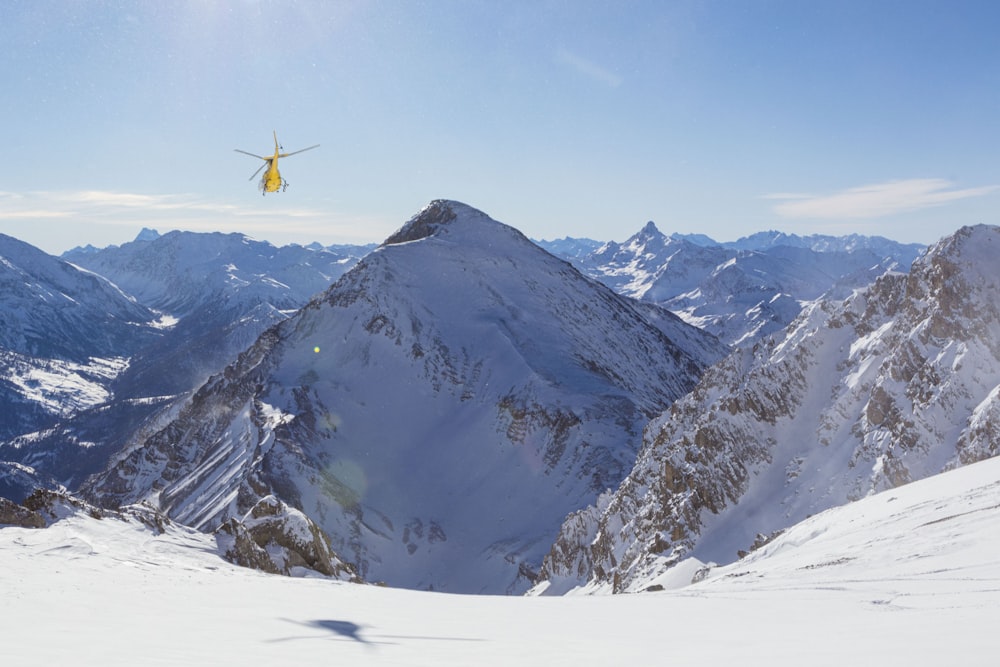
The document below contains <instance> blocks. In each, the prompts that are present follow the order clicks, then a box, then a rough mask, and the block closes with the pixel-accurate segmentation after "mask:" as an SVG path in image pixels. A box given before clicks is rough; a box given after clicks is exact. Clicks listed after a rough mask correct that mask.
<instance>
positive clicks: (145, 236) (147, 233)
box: [135, 227, 160, 241]
mask: <svg viewBox="0 0 1000 667" xmlns="http://www.w3.org/2000/svg"><path fill="white" fill-rule="evenodd" d="M158 238H160V233H159V232H158V231H156V230H155V229H150V228H149V227H143V228H142V231H140V232H139V234H138V235H137V236H136V237H135V240H136V241H155V240H156V239H158Z"/></svg>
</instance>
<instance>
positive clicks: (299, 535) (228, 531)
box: [215, 496, 361, 583]
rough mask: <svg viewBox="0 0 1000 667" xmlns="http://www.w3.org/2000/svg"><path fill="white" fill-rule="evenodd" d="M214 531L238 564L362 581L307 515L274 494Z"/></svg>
mask: <svg viewBox="0 0 1000 667" xmlns="http://www.w3.org/2000/svg"><path fill="white" fill-rule="evenodd" d="M215 534H216V537H217V539H218V542H219V547H220V549H221V550H222V551H223V554H224V555H225V557H226V558H227V559H229V560H230V561H232V562H233V563H236V564H237V565H243V566H244V567H252V568H255V569H258V570H263V571H264V572H271V573H273V574H284V575H290V574H294V573H296V572H300V571H302V570H303V569H304V570H311V571H313V572H318V573H319V574H322V575H325V576H328V577H334V578H336V579H343V580H346V581H353V582H356V583H360V581H361V580H360V579H359V578H358V576H357V574H356V573H355V572H354V568H352V567H351V566H350V565H347V564H346V563H344V562H343V561H342V560H341V559H340V558H339V557H338V556H337V555H336V554H335V553H334V552H333V550H332V549H331V548H330V543H329V539H328V538H327V537H326V536H325V535H324V534H323V531H322V530H320V529H319V527H318V526H317V525H316V524H315V523H313V522H312V520H311V519H309V517H307V516H306V515H305V514H303V513H302V512H300V511H298V510H296V509H294V508H291V507H289V506H288V505H286V504H285V503H283V502H281V501H280V500H278V499H277V498H275V497H274V496H266V497H264V498H261V499H260V501H258V502H257V504H256V505H254V506H253V508H252V509H251V510H250V511H249V512H248V513H247V514H246V516H244V517H243V519H242V520H237V519H235V518H233V519H230V520H229V521H227V522H226V523H224V524H222V525H221V526H219V528H218V529H216V531H215Z"/></svg>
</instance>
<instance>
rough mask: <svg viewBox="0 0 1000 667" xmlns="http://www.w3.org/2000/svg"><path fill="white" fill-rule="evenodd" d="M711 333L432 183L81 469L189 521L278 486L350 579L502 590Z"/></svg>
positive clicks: (517, 581)
mask: <svg viewBox="0 0 1000 667" xmlns="http://www.w3.org/2000/svg"><path fill="white" fill-rule="evenodd" d="M726 351H727V350H726V348H725V346H724V345H722V344H721V343H719V342H718V341H717V340H716V339H715V338H714V337H712V336H709V335H707V334H705V333H703V332H701V331H699V330H697V329H695V328H693V327H690V326H688V325H686V324H684V323H683V322H682V321H680V320H679V319H678V318H677V317H675V316H673V315H671V314H670V313H669V312H667V311H665V310H663V309H660V308H657V307H656V306H653V305H650V304H645V305H637V304H636V303H635V302H633V301H631V300H629V299H625V298H623V297H620V296H618V295H616V294H614V293H613V292H612V291H611V290H610V289H608V288H606V287H604V286H602V285H600V284H598V283H596V282H594V281H592V280H590V279H588V278H586V277H584V276H583V275H581V274H580V273H579V272H578V271H577V270H576V269H574V268H573V267H572V266H570V265H569V264H567V263H566V262H564V261H562V260H559V259H556V258H555V257H553V256H551V255H549V254H548V253H546V252H544V251H543V250H541V249H540V248H538V247H537V246H535V245H534V244H532V243H530V242H529V241H528V240H527V239H526V238H525V237H524V236H523V235H522V234H520V232H518V231H517V230H515V229H513V228H511V227H508V226H507V225H503V224H501V223H499V222H496V221H494V220H491V219H490V218H489V217H488V216H486V215H485V214H483V213H482V212H480V211H476V210H474V209H471V208H469V207H467V206H465V205H463V204H459V203H457V202H445V201H439V202H434V203H432V204H431V205H430V206H428V207H427V208H426V209H425V210H424V211H421V212H420V213H419V214H418V215H417V216H415V217H414V218H413V219H412V220H410V221H409V222H408V223H407V224H406V225H404V227H403V228H402V229H401V230H400V231H399V232H397V233H396V234H395V235H393V236H392V237H390V239H389V240H388V241H387V242H386V243H385V244H383V245H382V246H381V247H380V248H379V249H378V250H376V251H375V252H373V253H371V254H370V255H369V256H367V257H366V258H365V259H364V260H362V261H361V262H360V263H359V264H358V265H357V266H356V267H355V268H354V269H353V270H352V271H350V272H349V273H348V274H346V275H345V276H344V277H343V278H342V279H341V280H339V281H338V282H337V283H336V284H335V285H334V286H333V287H331V288H330V289H329V290H327V291H326V292H325V293H323V294H322V295H319V296H318V297H316V298H315V299H313V300H312V301H311V302H310V303H309V304H308V305H306V306H305V307H304V308H303V309H301V310H300V311H299V312H298V313H297V314H296V315H295V316H293V317H291V318H290V319H288V320H286V321H285V322H282V323H281V324H279V325H277V326H276V327H274V328H272V329H270V330H269V331H267V332H266V333H265V334H264V335H263V336H262V337H261V338H260V339H259V340H258V341H257V342H256V343H255V344H254V345H253V346H252V347H251V348H250V349H249V350H247V351H246V352H245V353H244V354H242V355H241V357H240V359H239V360H238V361H237V362H236V363H235V364H233V365H231V366H230V367H229V368H227V369H226V371H225V372H224V373H222V374H220V375H217V376H215V377H213V378H212V379H210V380H209V381H208V382H207V383H206V384H205V385H204V386H203V387H202V388H201V389H200V390H199V391H198V392H197V393H196V394H195V395H194V396H193V398H192V399H191V400H190V401H189V402H188V403H187V404H186V405H184V406H183V407H182V408H181V409H179V410H178V412H177V413H176V415H175V418H173V419H172V420H170V421H169V422H168V423H165V424H162V425H161V426H160V428H158V429H157V430H156V431H155V432H147V433H144V434H141V437H137V438H136V440H135V441H134V442H133V443H132V445H131V447H130V448H129V449H128V450H127V451H125V452H124V453H123V455H122V456H121V457H120V458H119V459H118V460H117V461H115V462H114V464H113V465H112V467H111V468H110V469H109V470H108V471H107V472H106V473H105V474H103V475H101V476H100V477H99V478H97V479H95V480H94V482H93V484H92V485H91V486H90V487H89V489H90V493H91V494H92V496H93V497H95V498H100V499H101V500H102V501H103V502H107V503H111V504H119V503H122V504H128V503H134V502H136V501H138V500H142V499H146V500H148V501H149V502H151V503H153V504H154V505H155V506H156V507H158V508H160V509H162V510H163V511H164V512H167V513H169V514H170V516H171V517H173V518H175V519H176V520H178V521H180V522H183V523H187V524H189V525H193V526H196V527H198V528H200V529H203V530H214V529H216V528H218V527H219V526H220V525H222V524H224V523H226V522H228V521H229V520H230V519H233V518H237V519H241V518H242V517H244V516H245V515H246V514H247V513H248V512H250V511H251V509H252V508H253V507H254V506H255V505H256V504H257V503H258V501H260V499H261V498H263V497H266V496H269V495H273V496H274V497H276V498H278V499H280V500H281V501H282V502H284V503H285V504H287V505H288V506H290V507H293V508H296V509H298V510H300V511H302V512H303V513H305V514H306V515H307V516H308V517H309V518H310V519H312V520H313V521H314V522H315V523H316V524H317V525H318V526H319V527H320V528H322V530H323V531H325V532H326V534H328V535H329V536H330V540H331V543H332V546H333V548H334V550H335V551H336V553H338V554H339V555H340V556H341V557H342V558H343V559H344V560H346V561H348V562H350V563H352V564H353V565H354V566H356V568H357V570H358V573H359V575H361V576H362V577H364V578H365V579H366V580H384V581H386V582H387V583H389V584H391V585H399V586H408V587H413V588H434V589H437V590H442V589H447V590H452V591H467V592H480V591H489V592H504V591H511V592H518V591H521V590H524V589H525V588H526V587H527V585H528V583H529V578H530V577H533V573H534V572H535V571H536V570H537V567H538V565H539V564H540V563H541V559H542V556H543V555H544V553H545V550H547V548H548V546H549V545H550V544H551V540H552V538H553V537H554V536H555V533H556V531H557V529H558V526H559V524H560V522H561V521H562V519H563V517H565V516H566V514H567V513H568V512H570V511H572V510H574V509H576V508H579V507H582V506H584V505H586V504H587V503H589V502H591V501H593V500H594V499H595V498H596V497H597V495H598V494H599V493H600V492H602V491H604V490H605V489H606V488H609V487H614V486H616V485H617V484H618V482H619V481H620V480H621V479H622V478H623V477H624V476H625V474H626V473H627V471H628V469H629V468H630V467H631V465H632V463H633V462H634V459H635V454H636V452H637V451H638V447H639V444H640V440H641V430H642V427H643V425H644V424H645V423H646V422H647V421H648V419H649V418H650V417H652V416H654V415H656V414H659V413H660V412H661V411H662V410H663V409H664V408H665V407H666V406H668V405H669V404H670V403H671V402H672V401H673V400H675V399H676V398H678V397H679V396H682V395H683V394H684V393H686V392H687V391H689V390H690V389H691V387H693V386H694V384H695V382H696V381H697V378H698V376H699V375H700V373H701V372H702V371H703V369H704V368H705V367H706V366H707V365H709V364H710V363H712V362H714V361H716V360H718V359H719V358H721V357H722V356H723V355H724V354H725V352H726Z"/></svg>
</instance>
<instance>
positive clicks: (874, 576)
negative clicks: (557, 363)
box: [0, 459, 1000, 666]
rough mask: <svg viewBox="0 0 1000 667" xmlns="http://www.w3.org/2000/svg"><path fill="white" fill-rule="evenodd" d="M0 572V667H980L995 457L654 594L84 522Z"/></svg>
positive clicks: (33, 535) (996, 541) (990, 648)
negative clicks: (471, 588) (400, 577)
mask: <svg viewBox="0 0 1000 667" xmlns="http://www.w3.org/2000/svg"><path fill="white" fill-rule="evenodd" d="M695 565H697V564H695ZM694 569H698V568H697V567H694V568H687V570H688V571H691V570H694ZM677 571H680V570H677ZM0 573H2V574H0V577H2V578H0V588H2V591H0V592H2V598H3V604H2V605H0V664H2V665H91V664H97V665H130V666H134V665H228V664H251V663H252V664H263V665H290V664H347V665H360V664H365V665H368V664H376V665H381V664H398V665H494V664H495V665H518V664H520V665H535V664H540V665H541V664H544V665H561V664H567V665H575V666H578V665H612V664H629V663H630V662H632V661H635V664H667V663H671V664H702V665H705V664H740V665H755V664H766V665H802V664H809V665H842V664H844V663H845V662H846V661H853V662H854V663H855V664H868V665H875V664H883V665H890V664H891V665H940V664H956V665H987V664H989V665H992V664H995V660H996V652H997V650H998V649H1000V638H998V636H997V634H996V627H997V622H998V621H1000V459H993V460H989V461H985V462H982V463H978V464H975V465H972V466H968V467H966V468H963V469H960V470H956V471H953V472H950V473H946V474H943V475H938V476H935V477H932V478H930V479H927V480H924V481H921V482H917V483H914V484H911V485H909V486H905V487H901V488H898V489H894V490H892V491H889V492H886V493H883V494H880V495H877V496H872V497H869V498H867V499H864V500H862V501H859V502H857V503H854V504H852V505H849V506H847V507H842V508H838V509H835V510H831V511H828V512H825V513H823V514H820V515H817V516H814V517H812V518H810V519H808V520H806V521H805V522H803V523H801V524H799V525H797V526H795V527H793V528H791V529H789V530H787V531H786V532H785V533H784V534H783V535H782V536H781V537H779V538H778V539H776V540H774V541H773V542H771V543H770V544H768V545H766V546H765V547H763V548H762V549H760V550H758V551H757V552H755V553H753V554H751V555H750V556H748V557H747V558H745V559H743V560H741V561H739V562H737V563H735V564H732V565H729V566H726V567H720V568H715V569H712V570H711V571H710V572H709V573H708V575H707V576H706V577H705V578H704V579H703V580H702V581H700V582H699V583H696V584H692V585H686V586H681V585H679V584H681V583H684V582H683V581H682V580H680V577H678V576H677V575H676V571H675V574H674V575H673V576H671V575H670V574H668V575H666V576H665V577H664V579H663V580H662V581H661V582H660V583H661V584H662V585H663V586H664V588H665V589H666V590H664V591H663V592H656V593H642V594H634V595H621V596H613V597H611V596H570V597H558V598H555V597H554V598H545V597H528V598H515V597H485V596H460V595H444V594H436V593H421V592H414V591H405V590H396V589H386V588H379V587H374V586H361V585H355V584H344V583H337V582H331V581H327V580H321V579H294V578H285V577H279V576H273V575H264V574H260V573H258V572H256V571H252V570H247V569H241V568H238V567H235V566H232V565H230V564H228V563H226V562H224V561H222V560H221V559H220V558H219V557H218V555H217V551H216V546H215V542H214V540H213V539H212V538H210V537H208V536H206V535H203V534H201V533H197V532H193V531H188V530H186V529H182V528H178V527H173V528H171V529H169V530H168V531H167V532H166V533H164V534H163V535H159V536H154V535H153V534H152V533H150V532H149V531H148V529H146V528H145V527H143V526H142V525H141V524H140V523H139V522H137V521H133V522H128V523H126V522H123V521H119V520H115V519H104V520H95V519H92V518H90V517H89V516H85V515H79V514H78V515H75V516H72V517H70V518H68V519H64V520H62V521H60V522H57V523H56V524H54V525H53V526H51V527H49V528H47V529H42V530H31V529H21V528H14V527H5V528H3V529H0ZM640 661H641V662H640Z"/></svg>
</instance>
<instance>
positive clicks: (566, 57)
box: [556, 49, 622, 88]
mask: <svg viewBox="0 0 1000 667" xmlns="http://www.w3.org/2000/svg"><path fill="white" fill-rule="evenodd" d="M556 62H557V63H559V64H560V65H568V66H569V67H571V68H573V69H575V70H576V71H577V72H579V73H580V74H583V75H584V76H586V77H588V78H590V79H593V80H594V81H597V82H599V83H603V84H604V85H606V86H609V87H611V88H617V87H618V86H620V85H621V84H622V77H621V76H619V75H618V74H615V73H614V72H613V71H611V70H610V69H608V68H606V67H603V66H601V65H598V64H597V63H595V62H593V61H592V60H588V59H587V58H584V57H583V56H581V55H579V54H577V53H573V52H572V51H568V50H566V49H559V50H558V51H556Z"/></svg>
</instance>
